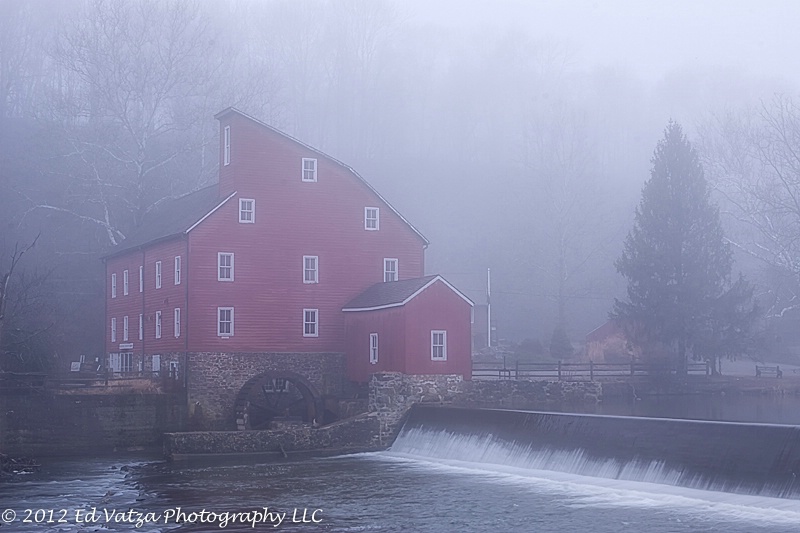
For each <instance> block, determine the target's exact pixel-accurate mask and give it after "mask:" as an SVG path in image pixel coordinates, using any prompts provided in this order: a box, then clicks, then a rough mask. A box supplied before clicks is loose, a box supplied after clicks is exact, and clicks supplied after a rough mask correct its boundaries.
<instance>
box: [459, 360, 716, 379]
mask: <svg viewBox="0 0 800 533" xmlns="http://www.w3.org/2000/svg"><path fill="white" fill-rule="evenodd" d="M686 372H687V374H691V375H702V376H710V375H711V366H710V365H709V363H707V362H706V363H689V364H688V365H687V368H686ZM677 373H678V372H677V369H676V368H675V367H671V366H667V365H658V364H652V363H637V362H631V363H594V362H588V363H565V362H562V361H556V362H553V363H529V362H519V361H515V362H513V363H509V364H506V361H502V362H496V363H477V362H475V363H472V379H520V380H535V379H557V380H567V381H595V380H601V379H605V378H619V377H635V376H651V377H652V376H664V375H676V374H677Z"/></svg>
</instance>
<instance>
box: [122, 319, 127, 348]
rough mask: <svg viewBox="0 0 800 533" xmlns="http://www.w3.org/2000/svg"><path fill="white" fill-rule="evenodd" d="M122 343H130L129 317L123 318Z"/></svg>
mask: <svg viewBox="0 0 800 533" xmlns="http://www.w3.org/2000/svg"><path fill="white" fill-rule="evenodd" d="M122 342H128V315H125V316H124V317H122Z"/></svg>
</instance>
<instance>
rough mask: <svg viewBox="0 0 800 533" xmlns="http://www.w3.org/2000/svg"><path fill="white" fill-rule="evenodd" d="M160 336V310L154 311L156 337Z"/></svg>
mask: <svg viewBox="0 0 800 533" xmlns="http://www.w3.org/2000/svg"><path fill="white" fill-rule="evenodd" d="M160 338H161V311H156V339H160Z"/></svg>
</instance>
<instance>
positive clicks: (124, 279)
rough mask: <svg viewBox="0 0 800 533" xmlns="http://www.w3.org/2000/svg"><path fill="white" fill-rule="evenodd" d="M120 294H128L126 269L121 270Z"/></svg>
mask: <svg viewBox="0 0 800 533" xmlns="http://www.w3.org/2000/svg"><path fill="white" fill-rule="evenodd" d="M122 295H123V296H127V295H128V271H127V270H123V271H122Z"/></svg>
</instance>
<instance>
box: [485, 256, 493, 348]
mask: <svg viewBox="0 0 800 533" xmlns="http://www.w3.org/2000/svg"><path fill="white" fill-rule="evenodd" d="M486 346H487V347H489V348H491V346H492V269H491V268H487V269H486Z"/></svg>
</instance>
